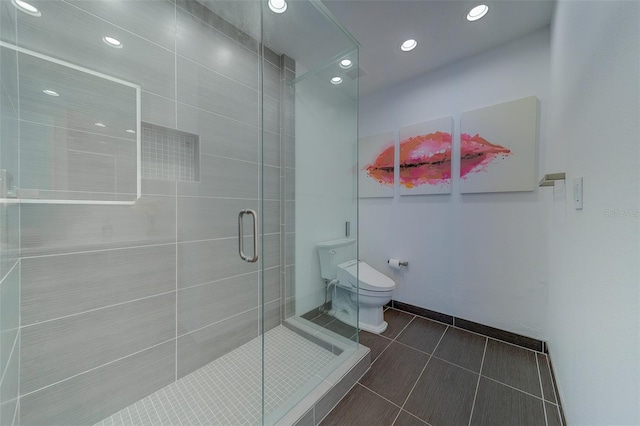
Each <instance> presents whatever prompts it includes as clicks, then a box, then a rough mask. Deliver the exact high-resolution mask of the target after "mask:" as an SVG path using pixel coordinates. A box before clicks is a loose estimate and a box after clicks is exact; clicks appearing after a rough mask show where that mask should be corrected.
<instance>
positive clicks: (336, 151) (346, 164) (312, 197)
mask: <svg viewBox="0 0 640 426" xmlns="http://www.w3.org/2000/svg"><path fill="white" fill-rule="evenodd" d="M345 84H348V83H345ZM295 90H296V91H295V93H296V99H295V102H296V103H295V108H296V111H295V117H296V153H295V154H296V163H295V165H296V170H295V200H296V203H295V230H296V233H295V280H296V281H295V283H296V284H295V285H296V314H297V315H301V314H304V313H305V312H308V311H309V310H311V309H313V308H315V307H317V306H319V305H321V304H322V303H323V302H324V297H325V293H324V291H325V286H324V282H323V280H322V278H321V276H320V260H319V258H318V251H317V249H316V244H317V243H318V242H320V241H328V240H334V239H337V238H343V237H344V236H345V222H346V221H350V222H351V236H352V237H353V238H356V236H357V229H358V228H357V217H358V214H357V195H356V194H357V192H356V191H357V188H356V175H355V166H356V162H357V157H356V148H357V128H356V125H355V123H356V122H357V118H358V117H357V102H356V100H355V99H353V98H349V97H348V96H345V94H348V93H350V92H355V86H353V87H348V86H345V87H344V88H342V87H335V86H331V85H330V84H328V82H327V80H326V79H325V80H322V79H321V78H319V77H316V76H313V75H308V76H307V77H306V78H305V79H304V80H302V81H301V82H299V83H297V84H296V89H295ZM349 250H351V252H352V258H355V257H356V246H355V245H354V246H352V247H350V248H349ZM354 325H355V324H354Z"/></svg>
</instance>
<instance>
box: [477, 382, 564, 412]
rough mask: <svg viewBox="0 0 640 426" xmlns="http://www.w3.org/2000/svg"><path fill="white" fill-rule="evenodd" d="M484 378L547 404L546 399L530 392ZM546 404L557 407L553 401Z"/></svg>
mask: <svg viewBox="0 0 640 426" xmlns="http://www.w3.org/2000/svg"><path fill="white" fill-rule="evenodd" d="M482 377H484V378H485V379H487V380H491V381H492V382H496V383H498V384H501V385H503V386H506V387H508V388H510V389H513V390H515V391H518V392H522V393H523V394H525V395H528V396H530V397H533V398H536V399H539V400H541V401H542V402H545V400H544V398H541V397H539V396H537V395H534V394H532V393H529V392H527V391H523V390H522V389H518V388H517V387H515V386H511V385H509V384H507V383H502V382H501V381H499V380H496V379H494V378H491V377H489V376H484V375H482ZM546 402H548V403H549V404H551V405H556V404H554V403H553V402H551V401H546Z"/></svg>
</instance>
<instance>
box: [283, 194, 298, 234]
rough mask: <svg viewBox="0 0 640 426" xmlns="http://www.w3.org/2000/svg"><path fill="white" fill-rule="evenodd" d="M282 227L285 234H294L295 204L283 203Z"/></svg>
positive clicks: (290, 202)
mask: <svg viewBox="0 0 640 426" xmlns="http://www.w3.org/2000/svg"><path fill="white" fill-rule="evenodd" d="M284 226H285V231H286V232H295V230H296V202H295V201H285V202H284Z"/></svg>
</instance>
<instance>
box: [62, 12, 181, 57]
mask: <svg viewBox="0 0 640 426" xmlns="http://www.w3.org/2000/svg"><path fill="white" fill-rule="evenodd" d="M68 2H69V3H71V4H73V5H74V6H76V7H79V8H81V9H84V10H86V11H87V12H90V13H92V14H94V15H96V16H99V17H100V18H102V19H104V20H107V21H109V22H111V23H113V24H115V25H117V26H119V27H122V28H127V29H128V30H130V31H132V32H134V33H136V34H137V35H139V36H140V37H144V38H146V39H147V40H150V41H153V42H154V43H157V44H160V45H161V46H162V47H164V48H166V49H169V50H173V49H174V43H175V41H174V38H175V34H176V28H175V26H176V19H175V7H176V6H175V3H173V2H172V1H170V0H153V1H149V0H146V1H119V2H115V3H111V2H105V1H86V0H68Z"/></svg>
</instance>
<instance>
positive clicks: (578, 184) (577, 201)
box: [573, 176, 582, 210]
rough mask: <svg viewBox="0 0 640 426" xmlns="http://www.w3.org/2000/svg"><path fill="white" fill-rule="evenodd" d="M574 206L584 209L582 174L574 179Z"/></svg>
mask: <svg viewBox="0 0 640 426" xmlns="http://www.w3.org/2000/svg"><path fill="white" fill-rule="evenodd" d="M573 207H575V209H576V210H582V176H580V177H577V178H574V179H573Z"/></svg>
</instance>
